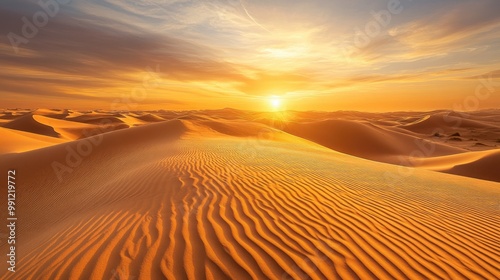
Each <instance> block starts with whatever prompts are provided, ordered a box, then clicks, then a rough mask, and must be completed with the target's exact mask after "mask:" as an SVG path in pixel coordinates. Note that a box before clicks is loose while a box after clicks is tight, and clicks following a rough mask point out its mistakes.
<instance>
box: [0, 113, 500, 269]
mask: <svg viewBox="0 0 500 280" xmlns="http://www.w3.org/2000/svg"><path fill="white" fill-rule="evenodd" d="M37 112H43V114H39V113H37ZM37 112H24V114H20V116H17V117H16V118H12V117H11V116H12V114H4V116H6V118H5V120H7V121H6V122H2V123H0V139H2V140H0V141H1V142H0V144H1V146H0V147H1V149H0V170H2V172H4V174H5V173H6V170H8V169H16V170H17V174H18V176H17V178H16V180H17V185H16V192H17V196H18V199H17V204H16V207H17V208H18V209H19V211H18V220H19V223H18V227H17V233H18V241H19V242H18V243H19V244H18V245H17V255H18V258H19V259H18V263H17V267H18V270H17V272H16V273H15V274H12V273H11V272H8V271H7V270H6V263H5V262H2V265H1V268H2V270H1V272H0V278H1V279H165V278H166V279H500V269H499V267H500V253H499V252H500V246H499V244H500V242H499V241H500V215H499V214H500V213H499V209H500V208H499V201H500V200H499V198H500V184H499V183H498V182H500V177H498V175H497V174H496V173H497V172H496V171H497V170H498V168H497V167H498V166H499V163H500V150H499V149H498V147H497V145H498V144H495V141H496V140H497V137H498V139H500V137H499V135H500V131H497V130H496V127H497V126H498V124H497V122H500V118H495V117H490V116H493V115H495V114H499V112H497V111H492V112H489V113H488V114H484V113H482V112H475V113H473V114H470V118H471V122H472V121H473V123H474V125H476V126H475V127H474V128H472V127H471V126H470V125H466V126H465V127H459V126H453V125H451V126H448V127H445V128H443V131H444V132H443V135H434V134H431V133H430V132H429V131H432V130H424V129H423V126H422V124H421V123H423V122H425V121H426V120H429V119H430V118H422V117H423V116H425V113H387V114H368V113H357V112H338V113H321V112H314V113H313V112H311V113H309V114H308V113H307V112H289V113H287V114H283V115H280V117H279V119H277V118H278V117H277V115H276V113H258V112H244V111H237V110H232V109H225V110H217V111H192V112H184V113H176V112H166V111H165V112H161V111H159V112H144V113H141V112H133V113H128V112H119V113H117V112H109V113H106V112H103V111H99V112H92V113H89V112H77V111H71V110H64V111H46V110H42V111H37ZM47 113H48V114H47ZM51 114H52V115H53V116H52V117H51V116H50V115H51ZM426 114H427V115H429V114H438V116H439V114H441V115H442V114H444V113H443V112H441V111H439V112H435V113H426ZM497 116H498V115H497ZM462 117H463V116H462ZM0 118H2V116H0ZM106 119H109V122H106V121H104V123H103V122H102V121H103V120H106ZM481 119H482V120H481ZM482 122H484V126H482V127H478V126H477V124H478V123H479V124H481V123H482ZM464 123H467V122H464ZM417 124H420V126H419V128H418V129H417V128H416V127H415V125H417ZM434 124H439V125H444V124H448V123H447V122H445V123H439V122H437V121H436V122H432V125H431V126H433V125H434ZM469 124H470V123H469ZM124 126H126V127H124ZM430 128H431V127H429V129H430ZM87 131H90V132H91V133H87ZM405 131H407V133H405ZM455 133H458V134H459V135H460V136H454V137H460V138H464V139H463V141H461V142H460V143H455V142H454V141H449V140H448V139H449V137H451V134H455ZM470 139H475V140H470ZM424 140H425V141H424ZM422 141H424V142H422ZM419 143H420V144H419ZM422 143H425V144H422ZM477 143H483V144H484V145H485V146H480V147H478V146H476V145H475V144H477ZM415 151H420V153H416V152H415ZM367 159H369V160H367ZM395 159H404V162H405V163H407V164H406V165H407V166H408V167H401V166H399V165H395V164H399V162H397V161H396V160H395ZM377 161H383V162H389V163H393V164H387V163H383V162H377ZM408 163H411V164H408ZM414 167H415V168H414ZM437 171H439V172H437ZM446 173H449V174H446ZM457 175H460V176H457ZM476 178H480V179H476ZM488 180H489V181H488ZM4 218H5V217H4ZM7 248H8V244H7V243H5V242H2V243H1V245H0V250H1V251H2V252H5V251H7ZM6 271H7V272H6Z"/></svg>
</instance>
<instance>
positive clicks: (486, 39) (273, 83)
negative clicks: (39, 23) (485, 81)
mask: <svg viewBox="0 0 500 280" xmlns="http://www.w3.org/2000/svg"><path fill="white" fill-rule="evenodd" d="M405 3H406V2H405ZM407 4H408V5H407V6H405V10H404V12H403V13H401V14H399V15H397V17H396V16H394V18H393V21H392V22H391V24H390V25H389V26H388V27H387V28H385V29H383V30H382V32H380V34H378V35H377V36H375V37H374V38H372V39H371V40H370V42H369V44H367V45H366V46H363V47H362V48H359V49H357V50H356V51H355V52H354V53H352V54H350V55H346V54H345V53H344V52H343V51H344V49H345V46H346V45H349V44H352V42H351V41H350V40H351V39H352V37H353V34H354V30H355V29H356V28H363V27H364V26H365V25H366V23H367V22H370V21H371V20H373V18H372V16H371V11H378V10H380V9H384V8H385V7H386V6H387V1H383V0H376V1H368V0H358V1H350V2H347V1H338V0H335V1H329V0H314V1H298V0H287V1H285V0H270V1H264V0H255V1H249V0H207V1H195V0H139V1H130V0H127V1H118V0H88V1H72V2H70V3H69V4H68V5H65V6H63V5H61V6H60V12H59V13H58V14H57V15H56V16H54V17H51V18H50V20H49V22H48V24H47V25H46V26H44V27H43V28H40V30H39V33H38V34H37V36H36V37H34V38H31V39H30V40H29V42H28V43H26V44H21V45H20V46H19V52H17V53H16V52H14V51H13V49H12V47H11V42H10V41H9V37H8V36H7V35H8V34H9V33H10V32H14V33H16V34H21V31H22V27H23V24H24V23H23V21H22V18H23V17H26V18H27V19H28V20H31V21H32V16H33V14H34V13H35V12H37V11H40V10H42V9H41V7H40V6H39V5H38V4H37V1H34V0H16V1H14V0H6V1H4V2H2V3H0V34H2V37H1V39H0V64H1V65H2V69H0V83H1V84H2V88H1V89H0V91H1V92H3V93H5V94H3V96H6V95H9V96H10V98H9V100H12V99H15V97H16V96H30V97H32V99H37V100H42V99H44V100H47V102H48V101H49V100H65V102H66V101H68V100H83V101H91V100H99V102H101V103H100V104H104V103H105V102H109V100H113V99H114V98H116V97H119V96H120V95H122V94H123V93H124V92H127V91H130V90H131V89H132V88H134V87H135V86H136V85H137V84H138V83H140V82H141V78H142V77H141V73H143V72H144V71H145V68H146V67H148V66H150V67H152V66H156V65H160V68H161V71H160V73H159V75H160V76H161V78H162V82H161V85H160V86H159V87H158V88H156V89H155V90H153V91H152V92H151V94H150V96H149V98H148V100H147V101H145V103H148V104H155V103H156V104H160V103H161V100H166V102H167V101H169V102H168V103H169V104H176V105H182V106H187V107H189V106H190V105H192V106H194V107H196V106H198V105H200V106H203V105H204V104H205V105H206V104H208V103H211V102H212V103H211V104H212V105H211V106H213V107H222V106H224V107H225V106H226V104H220V105H216V104H215V103H214V102H224V100H228V101H227V102H228V104H235V103H238V102H240V101H242V99H245V98H247V99H248V100H250V99H251V100H253V99H255V98H261V97H262V96H266V95H276V94H278V95H279V94H288V96H303V97H307V96H311V97H316V96H322V97H321V98H318V99H317V100H318V101H317V102H318V104H319V105H321V104H322V103H323V102H322V100H324V97H325V96H329V95H330V96H332V98H333V97H334V96H335V94H336V93H338V92H342V91H344V92H350V91H359V92H364V91H367V89H370V87H371V86H372V85H374V84H377V85H380V84H384V90H385V89H392V91H393V92H396V91H398V89H399V87H400V86H401V85H402V84H403V83H425V82H429V83H433V82H434V81H450V80H451V81H458V80H461V81H467V80H471V79H468V78H467V77H475V76H478V75H480V74H481V73H485V72H489V71H495V70H496V69H499V68H500V56H498V51H497V50H498V49H499V48H500V39H498V38H500V19H499V17H500V16H499V15H498V12H497V11H498V10H500V4H499V2H498V1H495V0H476V1H472V0H464V1H454V0H443V1H440V2H439V3H437V2H433V1H427V0H425V1H418V2H417V1H413V2H412V3H411V5H410V3H409V2H408V3H407ZM405 5H406V4H405ZM494 73H495V74H493V76H494V77H497V76H498V75H496V72H494ZM447 94H449V95H453V94H454V92H449V93H447ZM461 94H462V93H461ZM193 100H194V101H193ZM212 100H216V101H212ZM153 101H154V102H153Z"/></svg>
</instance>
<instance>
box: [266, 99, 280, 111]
mask: <svg viewBox="0 0 500 280" xmlns="http://www.w3.org/2000/svg"><path fill="white" fill-rule="evenodd" d="M269 104H270V105H271V108H272V109H273V110H274V111H278V110H279V109H281V106H282V104H283V102H282V100H281V98H280V97H279V96H271V97H269Z"/></svg>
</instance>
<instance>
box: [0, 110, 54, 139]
mask: <svg viewBox="0 0 500 280" xmlns="http://www.w3.org/2000/svg"><path fill="white" fill-rule="evenodd" d="M2 126H3V127H5V128H10V129H16V130H20V131H26V132H31V133H35V134H40V135H45V136H50V137H56V138H59V137H61V135H60V134H59V133H58V132H57V131H55V130H54V128H53V127H51V126H48V125H45V124H43V123H40V122H38V121H37V120H36V119H35V115H34V114H33V113H29V114H26V115H23V116H21V117H19V118H16V119H14V120H12V121H10V122H8V123H5V124H4V125H2Z"/></svg>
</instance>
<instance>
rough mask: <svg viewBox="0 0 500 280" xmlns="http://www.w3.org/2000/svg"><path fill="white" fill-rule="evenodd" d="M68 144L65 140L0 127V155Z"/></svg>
mask: <svg viewBox="0 0 500 280" xmlns="http://www.w3.org/2000/svg"><path fill="white" fill-rule="evenodd" d="M64 142H66V141H65V140H62V139H58V138H54V137H48V136H44V135H40V134H34V133H29V132H24V131H19V130H14V129H8V128H3V127H0V155H1V154H6V153H19V152H25V151H30V150H36V149H40V148H44V147H48V146H53V145H57V144H60V143H64Z"/></svg>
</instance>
